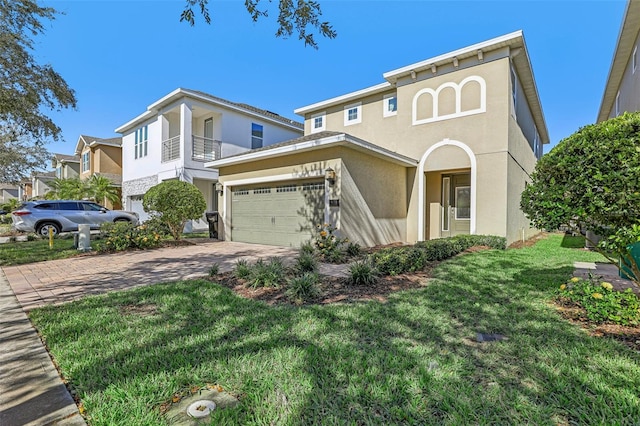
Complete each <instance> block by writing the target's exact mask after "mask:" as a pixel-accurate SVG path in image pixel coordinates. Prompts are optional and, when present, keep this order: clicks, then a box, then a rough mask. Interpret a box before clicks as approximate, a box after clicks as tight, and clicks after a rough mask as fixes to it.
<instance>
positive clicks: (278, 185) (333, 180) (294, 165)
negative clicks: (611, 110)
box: [206, 31, 549, 246]
mask: <svg viewBox="0 0 640 426" xmlns="http://www.w3.org/2000/svg"><path fill="white" fill-rule="evenodd" d="M383 77H384V79H385V81H384V82H382V83H381V84H378V85H375V86H372V87H368V88H365V89H362V90H358V91H356V92H352V93H348V94H345V95H342V96H338V97H335V98H332V99H328V100H325V101H321V102H318V103H315V104H313V105H309V106H305V107H302V108H299V109H297V110H296V111H295V112H296V113H297V114H300V115H302V116H304V118H305V124H304V131H305V135H304V137H301V138H298V139H294V140H291V141H288V142H286V143H282V144H278V145H275V146H271V147H267V148H263V149H259V150H252V151H249V152H247V153H243V154H239V155H236V156H233V157H227V158H221V159H220V160H215V161H211V162H209V163H207V164H206V166H207V167H211V168H213V169H218V170H219V180H220V182H221V183H222V184H223V187H222V191H221V193H222V195H221V197H220V202H221V205H222V208H221V210H222V221H223V225H224V238H225V239H227V240H235V241H247V242H256V243H268V244H278V245H291V246H296V245H298V244H300V243H301V242H303V241H307V240H309V239H310V238H312V237H313V235H314V232H315V229H316V227H317V226H318V225H321V224H322V223H331V224H332V225H335V226H336V227H337V228H338V229H339V231H340V233H341V235H343V236H345V237H348V238H349V239H350V240H352V241H356V242H358V243H360V244H363V245H367V246H371V245H375V244H385V243H391V242H396V241H401V242H409V243H413V242H416V241H421V240H427V239H433V238H440V237H446V236H451V235H456V234H492V235H499V236H504V237H506V238H507V241H508V243H512V242H514V241H517V240H521V239H523V238H528V237H530V236H532V235H533V234H534V233H535V232H536V231H535V230H534V229H532V228H531V227H530V222H529V221H528V220H527V219H526V217H525V216H524V214H523V213H522V211H521V210H520V207H519V205H520V195H521V192H522V190H523V189H524V188H525V185H526V184H527V182H528V181H529V179H530V174H531V172H532V171H533V169H534V166H535V163H536V161H537V159H538V158H540V156H541V155H542V145H543V144H546V143H548V142H549V136H548V132H547V127H546V124H545V120H544V115H543V112H542V106H541V104H540V100H539V97H538V91H537V88H536V84H535V79H534V76H533V71H532V68H531V63H530V60H529V54H528V52H527V48H526V45H525V41H524V37H523V34H522V32H521V31H517V32H514V33H511V34H507V35H505V36H502V37H498V38H495V39H492V40H489V41H486V42H483V43H479V44H476V45H473V46H469V47H466V48H463V49H460V50H456V51H454V52H450V53H447V54H444V55H440V56H437V57H434V58H431V59H427V60H425V61H422V62H418V63H415V64H411V65H408V66H406V67H402V68H399V69H396V70H393V71H389V72H387V73H384V74H383ZM316 83H319V82H316Z"/></svg>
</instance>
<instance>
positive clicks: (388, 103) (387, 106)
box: [382, 95, 398, 117]
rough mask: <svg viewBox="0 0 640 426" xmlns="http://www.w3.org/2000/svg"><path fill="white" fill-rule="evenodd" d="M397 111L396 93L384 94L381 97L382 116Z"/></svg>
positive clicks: (388, 115) (393, 113)
mask: <svg viewBox="0 0 640 426" xmlns="http://www.w3.org/2000/svg"><path fill="white" fill-rule="evenodd" d="M397 113H398V98H397V97H396V95H385V97H384V98H383V99H382V116H383V117H390V116H392V115H396V114H397Z"/></svg>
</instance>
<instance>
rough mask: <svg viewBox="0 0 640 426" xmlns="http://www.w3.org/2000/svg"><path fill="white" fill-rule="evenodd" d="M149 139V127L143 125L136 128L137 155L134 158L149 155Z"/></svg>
mask: <svg viewBox="0 0 640 426" xmlns="http://www.w3.org/2000/svg"><path fill="white" fill-rule="evenodd" d="M148 139H149V129H148V128H147V126H142V127H140V128H139V129H138V130H136V141H135V147H134V148H135V155H134V158H136V159H137V158H142V157H146V156H147V141H148Z"/></svg>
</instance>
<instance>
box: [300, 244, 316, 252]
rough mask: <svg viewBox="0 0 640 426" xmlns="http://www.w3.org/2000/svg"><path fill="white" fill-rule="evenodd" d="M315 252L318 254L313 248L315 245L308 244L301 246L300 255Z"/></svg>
mask: <svg viewBox="0 0 640 426" xmlns="http://www.w3.org/2000/svg"><path fill="white" fill-rule="evenodd" d="M315 252H316V249H315V248H314V247H313V244H312V243H310V242H306V243H304V244H302V245H300V254H302V253H309V254H314V253H315Z"/></svg>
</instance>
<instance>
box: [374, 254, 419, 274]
mask: <svg viewBox="0 0 640 426" xmlns="http://www.w3.org/2000/svg"><path fill="white" fill-rule="evenodd" d="M428 260H429V259H428V258H427V257H426V254H425V252H424V250H421V249H419V248H417V247H390V248H386V249H382V250H379V251H377V252H376V253H373V254H372V255H370V256H369V261H370V262H371V263H372V264H373V265H374V266H375V267H376V269H377V270H378V271H379V272H380V273H381V274H384V275H398V274H402V273H404V272H409V271H411V272H414V271H420V270H422V269H424V267H425V266H427V263H428Z"/></svg>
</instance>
